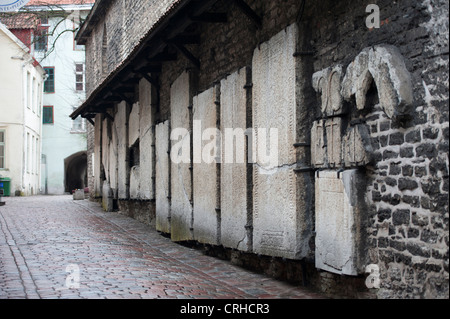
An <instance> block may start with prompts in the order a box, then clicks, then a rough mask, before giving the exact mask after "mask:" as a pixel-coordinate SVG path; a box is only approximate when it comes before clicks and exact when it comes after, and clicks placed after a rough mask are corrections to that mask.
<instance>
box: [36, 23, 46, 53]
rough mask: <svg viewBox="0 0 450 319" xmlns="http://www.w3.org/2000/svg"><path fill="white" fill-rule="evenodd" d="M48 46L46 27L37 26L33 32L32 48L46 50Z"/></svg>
mask: <svg viewBox="0 0 450 319" xmlns="http://www.w3.org/2000/svg"><path fill="white" fill-rule="evenodd" d="M47 47H48V28H44V27H39V28H38V29H37V30H36V31H35V32H34V49H35V50H36V51H47Z"/></svg>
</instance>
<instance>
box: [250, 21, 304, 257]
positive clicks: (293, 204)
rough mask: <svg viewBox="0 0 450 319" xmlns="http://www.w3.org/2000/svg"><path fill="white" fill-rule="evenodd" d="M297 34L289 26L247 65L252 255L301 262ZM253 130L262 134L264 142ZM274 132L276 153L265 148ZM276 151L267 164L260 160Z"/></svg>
mask: <svg viewBox="0 0 450 319" xmlns="http://www.w3.org/2000/svg"><path fill="white" fill-rule="evenodd" d="M297 36H298V29H297V26H296V25H290V26H288V27H287V28H286V29H285V30H283V31H282V32H280V33H278V34H277V35H275V36H274V37H273V38H271V39H270V40H269V41H267V42H265V43H262V44H261V45H260V46H259V47H258V48H257V49H256V50H255V51H254V56H253V62H252V81H253V94H252V95H253V128H254V145H253V149H254V152H256V153H255V154H256V157H255V163H254V171H253V184H254V185H253V201H254V203H253V250H254V252H255V253H257V254H265V255H270V256H279V257H285V258H292V259H297V258H302V257H304V256H306V255H307V254H308V252H309V248H308V241H309V237H308V235H307V232H304V231H303V230H305V229H307V228H308V227H307V226H306V219H307V217H306V212H305V211H303V210H301V209H300V203H299V201H300V200H299V198H300V196H297V195H299V194H300V193H299V192H300V191H301V190H302V189H304V188H305V187H304V185H302V184H301V183H300V182H299V180H298V179H297V176H296V174H295V173H294V171H293V170H294V168H295V167H296V161H297V159H296V149H295V147H294V144H295V143H296V139H297V134H299V132H298V123H297V100H296V98H297V94H296V93H297V92H296V89H297V87H298V86H297V78H296V74H297V68H298V66H297V59H296V57H295V52H296V44H297ZM259 129H262V130H265V133H266V134H265V135H266V136H265V137H264V136H261V134H260V133H259V131H258V130H259ZM270 129H276V131H277V133H278V145H279V147H278V148H277V149H275V150H274V149H270V148H271V147H268V148H267V147H265V146H267V145H269V143H268V142H267V141H268V140H269V138H268V136H269V135H270V134H269V133H270V132H269V130H270ZM271 151H272V152H276V154H277V163H275V164H274V163H272V162H270V163H269V164H268V165H267V163H266V162H264V161H263V160H262V158H261V155H265V154H271Z"/></svg>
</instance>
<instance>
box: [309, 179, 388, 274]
mask: <svg viewBox="0 0 450 319" xmlns="http://www.w3.org/2000/svg"><path fill="white" fill-rule="evenodd" d="M361 180H363V177H361V176H359V173H358V171H357V170H347V171H344V172H342V173H341V174H339V173H338V172H336V171H320V172H318V173H317V174H316V186H315V187H316V192H315V193H316V267H317V268H319V269H323V270H327V271H330V272H333V273H338V274H345V275H358V274H360V272H361V271H362V267H361V266H362V265H360V264H359V263H360V259H361V258H360V257H361V256H360V250H361V248H362V247H361V246H360V245H362V244H363V243H362V240H361V233H360V229H361V225H360V221H361V214H362V212H363V211H364V209H363V208H362V207H360V203H361V202H363V201H364V198H363V197H364V196H362V198H360V195H359V194H360V192H359V191H360V190H361V185H359V184H360V182H361ZM381 215H382V214H381V212H380V213H379V218H380V216H381ZM387 218H388V216H387Z"/></svg>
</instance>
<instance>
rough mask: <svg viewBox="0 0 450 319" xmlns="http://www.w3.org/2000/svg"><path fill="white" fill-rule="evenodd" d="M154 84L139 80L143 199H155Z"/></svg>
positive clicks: (141, 197) (141, 192)
mask: <svg viewBox="0 0 450 319" xmlns="http://www.w3.org/2000/svg"><path fill="white" fill-rule="evenodd" d="M154 98H155V97H154V93H153V86H152V85H151V84H150V83H149V82H148V81H147V80H145V79H142V80H141V81H140V82H139V105H140V110H139V114H140V117H139V128H140V130H139V155H140V160H139V165H140V167H141V172H140V189H139V195H140V196H139V197H140V199H143V200H150V199H154V197H155V190H154V183H153V177H154V174H155V173H154V172H155V168H154V152H155V133H154V128H155V124H154V123H155V117H154V107H153V103H152V101H153V99H154Z"/></svg>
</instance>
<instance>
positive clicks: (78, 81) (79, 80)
mask: <svg viewBox="0 0 450 319" xmlns="http://www.w3.org/2000/svg"><path fill="white" fill-rule="evenodd" d="M75 87H76V91H77V92H80V91H84V64H83V63H77V64H75Z"/></svg>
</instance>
